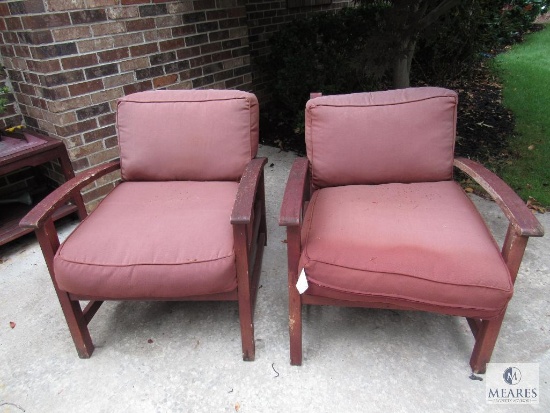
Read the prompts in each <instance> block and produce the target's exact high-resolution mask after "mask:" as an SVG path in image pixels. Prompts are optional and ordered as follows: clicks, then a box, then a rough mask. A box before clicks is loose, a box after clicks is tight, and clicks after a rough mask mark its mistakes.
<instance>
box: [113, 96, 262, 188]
mask: <svg viewBox="0 0 550 413" xmlns="http://www.w3.org/2000/svg"><path fill="white" fill-rule="evenodd" d="M258 119H259V112H258V100H257V99H256V96H254V95H253V94H251V93H246V92H241V91H237V90H156V91H148V92H140V93H135V94H132V95H129V96H126V97H124V98H121V99H120V100H119V102H118V108H117V127H118V136H119V143H120V160H121V173H122V178H123V179H124V180H126V181H180V180H189V181H227V180H238V179H239V178H240V177H241V175H242V173H243V171H244V168H245V166H246V165H247V163H248V162H249V161H250V160H251V159H252V158H254V157H255V156H256V152H257V150H258Z"/></svg>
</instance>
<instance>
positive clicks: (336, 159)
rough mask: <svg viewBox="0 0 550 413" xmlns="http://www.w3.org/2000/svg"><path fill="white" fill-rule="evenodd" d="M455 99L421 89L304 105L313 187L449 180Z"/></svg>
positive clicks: (339, 97)
mask: <svg viewBox="0 0 550 413" xmlns="http://www.w3.org/2000/svg"><path fill="white" fill-rule="evenodd" d="M457 102H458V96H457V94H456V93H455V92H453V91H451V90H447V89H442V88H434V87H424V88H409V89H398V90H390V91H384V92H372V93H356V94H350V95H335V96H322V97H318V98H314V99H311V100H310V101H309V102H308V103H307V105H306V146H307V156H308V158H309V161H310V163H311V168H312V177H313V184H314V186H315V187H317V188H322V187H329V186H340V185H353V184H382V183H391V182H401V183H410V182H430V181H432V182H433V181H444V180H449V179H451V178H452V172H453V158H454V142H455V130H456V108H457Z"/></svg>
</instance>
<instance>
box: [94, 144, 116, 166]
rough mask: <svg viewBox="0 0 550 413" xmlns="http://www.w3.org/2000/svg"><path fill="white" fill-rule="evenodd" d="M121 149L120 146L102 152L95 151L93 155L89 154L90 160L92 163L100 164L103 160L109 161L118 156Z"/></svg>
mask: <svg viewBox="0 0 550 413" xmlns="http://www.w3.org/2000/svg"><path fill="white" fill-rule="evenodd" d="M118 156H119V151H118V148H110V149H107V150H105V151H102V152H98V153H94V154H93V155H90V156H88V160H89V161H90V163H91V164H92V165H99V164H101V163H103V162H107V161H110V160H113V159H115V158H118Z"/></svg>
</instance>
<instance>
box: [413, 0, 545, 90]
mask: <svg viewBox="0 0 550 413" xmlns="http://www.w3.org/2000/svg"><path fill="white" fill-rule="evenodd" d="M548 3H549V1H548V0H544V1H543V0H539V1H536V0H535V1H527V0H516V1H513V0H512V1H506V0H467V1H463V2H461V4H460V6H459V7H456V8H455V9H454V10H452V11H451V12H450V13H449V14H447V15H445V16H443V17H442V18H441V19H440V21H439V24H435V25H432V26H431V27H430V28H428V30H426V31H425V32H424V33H422V36H421V37H420V39H419V41H418V43H417V49H416V53H415V59H414V64H413V66H412V72H413V73H412V76H413V77H414V78H415V79H422V80H423V81H424V82H430V83H432V84H445V83H448V82H451V81H453V80H455V79H457V78H459V77H467V76H469V75H470V74H471V71H472V70H473V69H474V68H475V67H477V63H478V62H479V61H480V60H481V59H483V58H484V57H487V56H489V55H491V54H492V53H493V52H494V51H498V50H501V49H502V48H504V47H505V46H506V45H509V44H512V43H515V42H518V41H521V39H522V38H523V34H524V33H525V32H527V31H528V30H529V29H530V28H531V26H532V24H533V21H534V20H535V19H536V17H537V16H538V15H539V14H540V12H541V10H542V9H544V8H545V7H547V5H548Z"/></svg>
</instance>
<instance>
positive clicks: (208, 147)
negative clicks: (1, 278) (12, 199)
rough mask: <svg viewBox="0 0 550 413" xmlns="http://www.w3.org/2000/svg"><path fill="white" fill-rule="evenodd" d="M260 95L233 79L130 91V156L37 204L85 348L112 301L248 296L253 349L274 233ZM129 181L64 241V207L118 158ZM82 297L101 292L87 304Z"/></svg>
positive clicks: (244, 309) (122, 123) (124, 127)
mask: <svg viewBox="0 0 550 413" xmlns="http://www.w3.org/2000/svg"><path fill="white" fill-rule="evenodd" d="M258 116H259V115H258V101H257V99H256V97H255V96H254V95H253V94H250V93H245V92H240V91H231V90H225V91H223V90H196V91H185V90H184V91H182V90H177V91H176V90H174V91H149V92H140V93H136V94H133V95H130V96H127V97H124V98H122V99H120V100H119V102H118V108H117V128H118V136H119V144H120V161H114V162H109V163H107V164H104V165H101V166H98V167H95V168H92V169H90V170H88V171H87V172H85V173H83V174H81V175H79V176H77V177H76V178H74V179H72V180H70V181H68V182H67V183H66V184H64V185H62V186H61V187H60V188H58V189H57V190H56V191H54V192H53V193H52V194H51V195H50V196H48V197H47V198H45V199H44V200H43V201H42V202H41V203H40V204H39V205H37V206H36V207H35V208H34V209H33V210H32V211H31V212H30V213H29V214H28V215H27V216H26V217H25V218H24V219H23V220H22V221H21V225H22V226H25V227H30V228H34V229H35V231H36V235H37V237H38V240H39V242H40V246H41V248H42V251H43V253H44V258H45V260H46V263H47V266H48V270H49V272H50V275H51V278H52V281H53V284H54V287H55V291H56V293H57V296H58V298H59V301H60V303H61V308H62V310H63V313H64V315H65V318H66V320H67V324H68V326H69V330H70V332H71V335H72V337H73V340H74V343H75V345H76V349H77V351H78V355H79V356H80V357H81V358H88V357H90V356H91V354H92V352H93V350H94V346H93V344H92V340H91V338H90V333H89V331H88V327H87V325H88V323H89V322H90V320H91V319H92V317H93V316H94V314H95V313H96V311H97V310H98V309H99V307H100V306H101V304H102V303H103V301H104V300H163V301H164V300H177V301H184V300H193V301H194V300H209V301H210V300H221V301H238V304H239V317H240V325H241V338H242V352H243V359H244V360H254V353H255V347H254V327H253V313H254V304H255V299H256V292H257V289H258V280H259V276H260V272H261V263H262V255H263V248H264V245H265V243H266V218H265V194H264V176H263V168H264V165H265V163H266V161H267V159H266V158H256V159H255V156H256V153H257V149H258ZM119 168H120V170H121V176H122V183H120V184H119V185H117V186H116V187H115V189H114V190H113V191H112V192H111V193H109V194H108V195H107V197H106V198H105V199H104V200H103V201H102V202H101V203H100V204H99V206H98V207H97V209H96V210H95V211H94V212H92V213H91V214H90V216H88V217H87V218H86V219H85V220H84V221H83V222H82V223H81V224H80V225H79V226H78V227H77V228H76V229H75V231H74V232H73V233H72V234H71V235H70V236H69V237H68V238H67V240H66V241H65V242H64V243H63V244H62V245H60V243H59V239H58V236H57V234H56V231H55V228H54V225H53V223H52V214H53V212H54V211H55V209H56V208H58V207H60V206H62V205H63V204H64V202H65V201H66V200H67V199H69V198H70V197H72V196H73V194H75V193H77V192H78V191H80V190H81V189H82V188H83V187H85V186H86V185H89V184H90V183H91V182H93V181H94V180H97V179H98V178H100V177H101V176H104V175H106V174H108V173H110V172H113V171H115V170H117V169H119ZM81 300H86V301H88V300H89V303H88V304H87V305H86V307H85V308H84V309H82V306H81V304H80V301H81Z"/></svg>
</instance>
